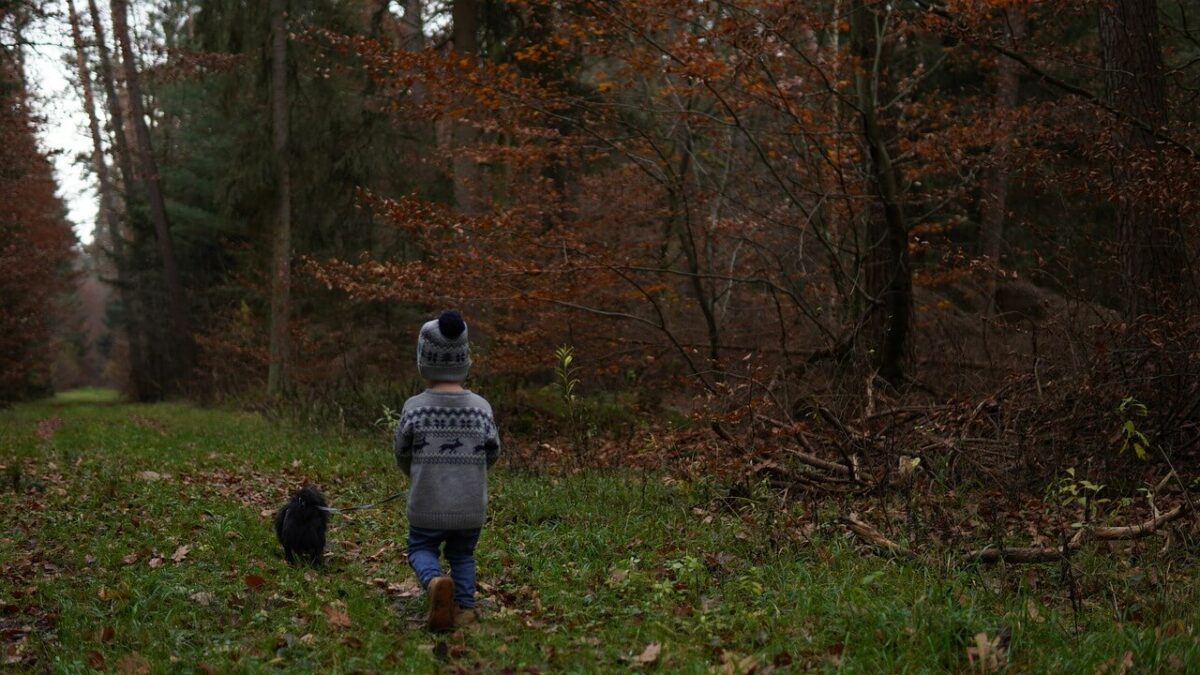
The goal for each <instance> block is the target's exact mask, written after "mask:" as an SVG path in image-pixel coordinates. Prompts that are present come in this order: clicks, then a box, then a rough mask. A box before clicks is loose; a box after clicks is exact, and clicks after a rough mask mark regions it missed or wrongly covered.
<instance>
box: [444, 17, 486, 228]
mask: <svg viewBox="0 0 1200 675" xmlns="http://www.w3.org/2000/svg"><path fill="white" fill-rule="evenodd" d="M452 20H453V22H454V51H455V53H457V54H462V55H463V57H466V58H470V59H471V60H474V59H475V57H476V56H477V54H478V52H479V38H478V36H477V34H478V31H479V5H478V2H477V0H454V8H453V16H452ZM451 124H452V131H451V134H452V143H451V152H452V153H453V155H454V157H453V159H452V160H451V161H452V166H453V171H454V204H455V205H456V206H457V207H458V208H459V210H460V211H462V212H463V213H467V214H475V213H479V212H480V211H482V207H483V203H484V199H483V197H484V195H483V185H482V182H481V180H480V170H479V162H477V161H475V157H474V156H473V154H474V152H475V149H476V147H475V146H476V144H477V143H478V141H479V130H478V129H476V128H475V126H474V125H473V124H471V123H470V122H460V121H457V120H456V121H453V122H451Z"/></svg>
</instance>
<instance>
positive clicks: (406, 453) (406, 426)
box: [392, 413, 413, 475]
mask: <svg viewBox="0 0 1200 675" xmlns="http://www.w3.org/2000/svg"><path fill="white" fill-rule="evenodd" d="M392 450H393V452H395V454H396V466H399V467H400V470H401V471H403V472H404V474H405V475H411V474H412V450H413V428H412V417H411V416H410V415H409V414H408V413H404V414H403V415H401V416H400V422H399V423H398V424H397V425H396V440H395V443H394V444H393V447H392Z"/></svg>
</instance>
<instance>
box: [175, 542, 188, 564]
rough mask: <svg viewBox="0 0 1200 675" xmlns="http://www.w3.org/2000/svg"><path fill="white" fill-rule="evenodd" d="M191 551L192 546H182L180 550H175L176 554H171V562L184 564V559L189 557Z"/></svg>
mask: <svg viewBox="0 0 1200 675" xmlns="http://www.w3.org/2000/svg"><path fill="white" fill-rule="evenodd" d="M191 550H192V547H191V546H180V547H179V548H177V549H175V552H174V553H172V554H171V560H174V561H175V562H183V559H184V558H186V557H187V554H188V551H191Z"/></svg>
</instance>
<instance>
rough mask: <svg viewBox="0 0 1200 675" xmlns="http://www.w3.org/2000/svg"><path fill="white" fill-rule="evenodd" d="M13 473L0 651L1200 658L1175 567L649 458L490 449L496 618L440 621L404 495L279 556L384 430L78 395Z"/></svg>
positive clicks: (103, 656)
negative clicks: (899, 555)
mask: <svg viewBox="0 0 1200 675" xmlns="http://www.w3.org/2000/svg"><path fill="white" fill-rule="evenodd" d="M510 442H514V441H510ZM0 465H3V484H2V486H0V509H2V510H3V513H4V519H5V521H7V522H6V523H5V526H4V528H3V530H2V531H0V578H2V579H3V580H4V583H3V584H0V649H2V650H3V654H2V656H3V663H4V666H3V668H4V669H9V668H17V669H23V670H35V671H45V670H52V671H55V672H81V671H89V670H93V669H94V670H114V671H118V672H133V673H137V672H165V671H172V672H174V671H183V672H189V671H190V672H195V671H201V672H210V673H211V672H228V671H235V670H236V671H259V670H272V671H274V670H283V671H294V672H348V671H359V672H362V671H384V672H387V671H414V672H427V671H438V670H444V671H449V672H455V671H465V672H474V671H486V672H546V671H551V672H559V671H574V672H592V671H612V670H625V669H645V670H659V671H670V672H731V673H748V672H758V673H766V672H771V671H775V672H795V671H810V670H822V671H823V670H829V671H832V670H846V671H851V672H885V671H890V672H897V671H934V672H937V671H954V672H967V671H972V670H974V671H983V672H990V671H1006V672H1087V673H1093V672H1106V673H1123V672H1127V671H1128V672H1149V671H1167V672H1172V671H1178V672H1184V671H1189V670H1190V671H1192V672H1195V669H1196V668H1198V667H1200V641H1198V634H1197V632H1196V631H1197V619H1198V618H1200V602H1197V601H1198V600H1200V597H1198V595H1200V592H1198V589H1197V584H1196V583H1195V582H1194V579H1195V573H1196V571H1197V570H1196V569H1195V568H1194V567H1191V566H1189V564H1187V563H1179V562H1164V561H1161V560H1160V561H1156V560H1153V559H1146V560H1141V561H1139V560H1136V559H1130V556H1128V555H1125V554H1124V553H1121V552H1116V553H1114V552H1111V551H1108V552H1104V553H1097V552H1093V553H1090V554H1089V553H1084V552H1080V553H1079V554H1078V555H1077V556H1076V557H1075V558H1074V559H1073V560H1072V562H1071V565H1070V574H1071V575H1073V577H1074V578H1073V579H1072V584H1071V587H1072V588H1077V589H1082V590H1081V591H1080V592H1079V593H1068V592H1066V591H1064V588H1065V586H1064V582H1063V580H1062V579H1061V578H1060V574H1061V573H1062V568H1061V566H1060V565H1057V564H1053V565H1032V566H1030V565H1026V566H1004V565H1000V566H996V567H980V566H973V565H958V564H952V563H949V562H948V561H942V562H941V563H938V562H937V561H930V560H928V559H926V560H921V561H899V560H886V559H883V558H880V557H876V556H873V555H869V554H864V552H863V551H861V550H860V549H859V548H858V546H857V544H856V542H855V540H853V539H851V538H849V537H848V536H847V535H846V533H845V532H844V531H842V530H841V529H840V528H837V527H836V526H835V525H832V524H828V525H821V524H819V523H820V522H821V519H818V518H815V514H812V513H811V512H810V511H809V510H811V509H812V508H814V506H813V505H812V504H796V505H795V506H794V509H795V512H794V513H792V512H791V511H790V510H789V509H790V508H792V507H786V506H785V507H779V506H778V505H775V506H766V505H765V504H766V502H764V503H763V504H755V503H753V502H751V503H749V504H748V505H747V506H746V507H745V508H741V509H736V508H728V507H725V506H718V504H727V502H721V501H720V500H716V499H713V497H712V494H713V493H714V492H717V490H716V488H714V487H713V486H711V485H703V484H694V483H685V482H680V481H677V480H673V479H671V478H669V477H667V476H662V475H654V474H641V473H634V472H629V473H620V472H610V471H595V472H585V473H581V474H577V475H573V476H571V475H567V476H557V477H555V476H549V475H535V474H533V473H530V472H523V471H516V470H511V469H509V470H506V469H504V468H503V465H501V468H500V469H499V470H497V471H496V472H494V474H493V476H492V484H491V495H492V499H491V507H490V508H491V520H490V522H489V524H488V526H487V527H486V528H485V531H484V536H483V539H482V541H481V544H480V548H479V551H478V559H479V576H480V580H481V592H480V598H481V607H482V614H483V618H482V622H481V623H480V624H479V625H478V626H476V627H473V628H470V629H465V630H462V631H459V632H456V633H453V634H449V635H444V636H435V635H432V634H430V633H428V632H426V630H425V629H424V628H423V626H422V624H421V616H420V615H421V612H422V599H421V597H420V595H419V593H418V589H417V588H416V586H415V583H414V581H413V578H412V574H411V571H410V570H409V568H408V566H407V564H406V562H405V558H404V549H403V544H402V541H403V537H404V532H405V519H404V515H403V507H402V506H401V505H399V504H389V505H386V506H384V507H382V508H379V509H376V510H371V511H364V512H360V513H357V514H352V515H343V516H335V517H334V518H333V520H332V521H331V524H330V554H329V557H328V563H327V565H326V567H325V568H324V569H322V570H310V569H305V568H293V567H289V566H288V565H287V564H285V563H284V561H283V560H282V556H281V554H280V551H279V549H278V547H277V545H276V543H275V541H274V535H273V532H272V529H271V515H272V512H273V511H274V510H275V509H276V508H278V506H279V505H280V504H281V503H282V502H283V501H284V500H285V498H286V495H287V493H288V491H289V490H290V489H292V488H293V487H294V486H296V485H298V484H299V483H301V482H303V481H306V480H311V481H313V482H314V483H316V484H318V485H319V486H320V487H321V488H322V489H323V490H324V491H325V492H326V495H327V497H328V498H329V499H330V501H331V503H332V504H334V505H343V506H344V505H349V504H353V503H361V502H367V501H373V500H375V499H377V498H379V497H381V496H383V495H386V494H390V493H392V492H394V491H396V490H397V489H400V488H401V487H402V483H401V479H400V476H399V474H398V472H397V470H396V469H395V467H394V464H393V460H392V456H391V452H390V451H389V449H388V447H387V443H386V440H384V439H383V438H382V437H381V436H379V437H368V436H350V437H344V436H337V435H325V434H319V433H314V432H312V431H306V430H300V429H295V428H289V427H287V426H285V425H279V424H271V423H268V422H267V421H265V420H264V419H262V418H261V417H259V416H257V415H255V414H250V413H240V412H230V411H223V410H211V409H201V408H197V407H193V406H190V405H184V404H158V405H128V404H124V403H121V402H119V401H117V400H116V398H115V397H114V396H113V395H112V394H111V393H110V392H104V391H96V390H90V391H79V392H71V393H68V394H63V395H60V396H58V397H57V398H55V399H52V400H48V401H43V402H40V403H33V404H27V405H22V406H18V407H16V408H14V409H11V410H8V411H3V412H0ZM815 508H817V509H818V510H820V509H822V508H831V506H830V507H823V506H821V505H819V504H818V505H817V506H816V507H815ZM806 509H807V510H806ZM806 522H807V523H813V522H816V523H818V524H816V525H811V526H807V527H806V526H804V525H803V523H806ZM828 522H830V523H832V522H833V521H832V519H828ZM781 528H783V529H781ZM764 533H770V534H764ZM1148 558H1149V557H1148ZM1175 560H1176V561H1178V560H1180V559H1179V558H1177V559H1175ZM1183 560H1186V558H1183ZM1071 595H1074V596H1075V597H1074V598H1072V597H1070V596H1071Z"/></svg>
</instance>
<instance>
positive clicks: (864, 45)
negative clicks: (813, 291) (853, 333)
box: [850, 0, 912, 383]
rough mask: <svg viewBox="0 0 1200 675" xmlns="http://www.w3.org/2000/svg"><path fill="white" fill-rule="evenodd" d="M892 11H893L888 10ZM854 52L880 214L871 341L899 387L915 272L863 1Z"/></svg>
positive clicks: (868, 254) (874, 216) (869, 230)
mask: <svg viewBox="0 0 1200 675" xmlns="http://www.w3.org/2000/svg"><path fill="white" fill-rule="evenodd" d="M885 11H890V10H885ZM850 23H851V33H850V40H851V52H852V53H853V54H854V56H855V57H857V58H858V60H859V65H858V68H857V70H856V74H855V82H856V93H857V97H856V98H857V101H856V105H857V107H858V113H859V117H860V118H861V121H862V133H863V141H864V143H865V144H866V146H867V156H868V158H869V160H868V174H869V179H870V183H871V186H872V188H873V189H874V192H875V195H876V196H877V197H878V199H879V206H880V207H881V208H880V209H879V210H878V211H881V213H880V212H878V211H875V210H873V211H871V212H869V215H868V220H867V226H866V241H865V246H866V251H865V252H864V255H865V258H866V259H865V261H864V266H865V274H864V282H865V284H864V285H865V287H866V288H865V291H866V293H867V295H868V299H867V300H868V302H869V303H870V304H871V308H869V309H868V310H867V311H868V312H869V313H870V315H871V316H869V317H868V319H867V325H868V326H871V327H874V330H870V331H868V334H867V338H868V339H869V340H870V341H871V342H870V343H871V344H873V345H875V358H874V361H875V366H876V367H877V368H878V372H879V375H880V376H881V377H883V378H884V379H885V380H887V381H889V382H892V383H895V382H897V381H899V380H900V379H902V377H903V373H904V369H903V361H904V354H905V350H906V348H907V343H908V333H909V321H910V319H911V314H912V270H911V269H910V267H909V263H908V226H907V224H906V223H905V220H904V208H903V205H902V204H901V201H900V200H901V193H900V181H899V176H898V172H897V171H896V168H895V166H894V165H893V164H892V157H891V152H890V151H889V149H888V140H887V137H886V134H885V133H884V130H883V128H882V125H881V124H880V119H879V114H880V100H881V99H882V98H883V97H882V96H881V92H880V88H881V82H882V81H883V79H884V78H886V77H888V75H887V74H886V73H885V72H884V71H885V69H886V67H887V64H886V63H885V62H884V61H885V57H886V53H887V52H888V51H889V50H885V49H880V47H881V40H882V39H883V38H882V36H881V35H880V32H881V30H882V26H881V22H880V21H879V20H878V17H877V16H876V13H875V11H874V9H872V8H868V7H867V4H866V2H865V1H864V0H855V1H854V2H852V3H851V4H850Z"/></svg>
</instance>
